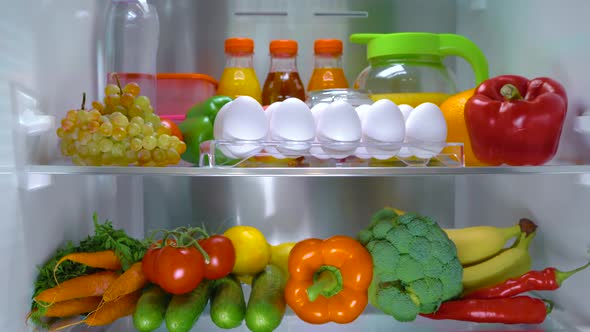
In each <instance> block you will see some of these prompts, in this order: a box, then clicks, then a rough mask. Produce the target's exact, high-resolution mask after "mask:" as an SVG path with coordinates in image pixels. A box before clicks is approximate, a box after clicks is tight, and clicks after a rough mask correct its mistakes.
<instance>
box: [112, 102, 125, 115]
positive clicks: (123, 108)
mask: <svg viewBox="0 0 590 332" xmlns="http://www.w3.org/2000/svg"><path fill="white" fill-rule="evenodd" d="M114 111H115V112H118V113H121V114H123V115H124V116H127V114H128V111H127V109H126V108H125V107H124V106H122V105H117V106H115V108H114Z"/></svg>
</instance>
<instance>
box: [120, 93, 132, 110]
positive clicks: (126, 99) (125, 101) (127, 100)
mask: <svg viewBox="0 0 590 332" xmlns="http://www.w3.org/2000/svg"><path fill="white" fill-rule="evenodd" d="M133 102H135V97H134V96H133V95H132V94H130V93H124V94H123V95H121V105H123V106H125V107H126V108H130V107H131V106H133Z"/></svg>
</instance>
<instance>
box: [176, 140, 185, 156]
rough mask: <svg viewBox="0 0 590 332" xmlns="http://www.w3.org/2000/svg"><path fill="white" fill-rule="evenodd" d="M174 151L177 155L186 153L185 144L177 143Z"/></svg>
mask: <svg viewBox="0 0 590 332" xmlns="http://www.w3.org/2000/svg"><path fill="white" fill-rule="evenodd" d="M176 151H177V152H178V154H183V153H184V152H185V151H186V144H185V143H184V142H180V143H178V145H177V146H176Z"/></svg>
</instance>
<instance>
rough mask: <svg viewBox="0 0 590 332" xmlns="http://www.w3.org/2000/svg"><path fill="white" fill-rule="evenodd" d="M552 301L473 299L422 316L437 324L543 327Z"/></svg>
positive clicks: (444, 305) (518, 298) (515, 298)
mask: <svg viewBox="0 0 590 332" xmlns="http://www.w3.org/2000/svg"><path fill="white" fill-rule="evenodd" d="M552 308H553V304H552V303H551V302H550V301H545V300H539V299H535V298H532V297H528V296H517V297H510V298H504V299H470V300H456V301H448V302H443V304H442V305H441V306H440V308H438V310H437V311H436V312H435V313H432V314H420V315H421V316H423V317H426V318H430V319H435V320H443V319H449V320H459V321H465V322H476V323H502V324H541V323H542V322H543V321H544V320H545V318H546V317H547V314H548V313H550V312H551V309H552Z"/></svg>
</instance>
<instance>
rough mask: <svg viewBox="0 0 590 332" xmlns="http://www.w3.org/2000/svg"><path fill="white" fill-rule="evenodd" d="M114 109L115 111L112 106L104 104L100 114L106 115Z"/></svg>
mask: <svg viewBox="0 0 590 332" xmlns="http://www.w3.org/2000/svg"><path fill="white" fill-rule="evenodd" d="M114 111H115V110H114V107H112V106H105V108H104V109H103V110H102V114H106V115H108V114H111V113H113V112H114Z"/></svg>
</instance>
